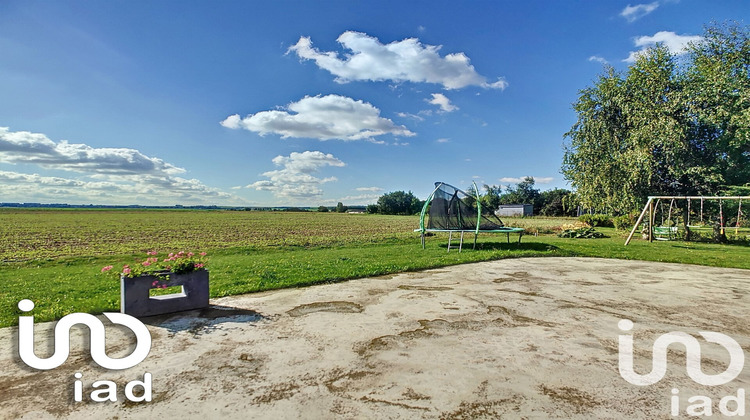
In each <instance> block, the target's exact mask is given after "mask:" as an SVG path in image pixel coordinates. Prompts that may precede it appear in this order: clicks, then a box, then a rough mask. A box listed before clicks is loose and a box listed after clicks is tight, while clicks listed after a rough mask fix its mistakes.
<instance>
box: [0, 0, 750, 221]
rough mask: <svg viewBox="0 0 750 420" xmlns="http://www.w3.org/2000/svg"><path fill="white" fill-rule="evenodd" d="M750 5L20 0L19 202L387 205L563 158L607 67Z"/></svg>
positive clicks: (545, 175) (560, 182)
mask: <svg viewBox="0 0 750 420" xmlns="http://www.w3.org/2000/svg"><path fill="white" fill-rule="evenodd" d="M749 15H750V6H748V4H747V2H746V1H739V0H727V1H722V2H702V1H690V0H681V1H666V0H664V1H663V0H657V1H654V2H644V3H637V2H627V1H624V2H621V1H564V2H562V1H523V2H521V1H518V2H506V1H474V2H456V1H451V2H448V1H377V2H366V1H315V2H313V1H268V2H257V1H236V2H233V1H220V2H214V1H212V2H209V1H185V2H177V1H122V2H120V1H100V2H91V1H80V2H79V1H58V2H49V1H29V0H24V1H13V0H11V1H7V0H6V1H3V2H0V57H2V58H0V98H2V100H0V197H1V198H0V201H6V202H8V201H9V202H43V203H61V202H62V203H75V204H88V203H97V204H149V205H153V204H160V205H174V204H183V205H195V204H217V205H240V206H242V205H256V206H264V205H304V206H308V205H309V206H318V205H321V204H324V205H335V204H336V203H337V202H339V201H341V202H343V203H344V204H347V205H355V204H367V203H372V202H375V201H376V200H377V197H378V196H380V195H382V194H383V193H385V192H389V191H395V190H406V191H408V190H411V191H413V192H414V193H415V194H417V195H418V196H420V197H422V198H425V197H426V196H427V195H428V194H429V193H430V191H431V190H432V184H433V182H435V181H444V182H447V183H449V184H453V185H455V186H457V187H459V188H465V187H468V186H469V185H470V184H471V182H472V181H476V182H477V184H479V185H480V186H481V185H482V184H483V183H487V184H493V185H498V184H501V185H507V184H513V183H515V182H517V181H518V180H519V179H520V178H522V177H524V176H533V177H535V178H536V180H537V187H539V188H541V189H549V188H555V187H566V183H565V180H564V179H563V178H562V175H561V174H560V173H559V170H560V164H561V160H562V143H563V134H564V133H565V132H566V131H568V130H569V129H570V127H571V126H572V125H573V123H574V122H575V113H574V112H573V111H572V109H571V104H572V103H573V102H574V101H575V100H576V97H577V92H578V90H580V89H582V88H585V87H586V86H589V85H591V83H592V81H593V80H595V78H596V77H597V75H598V74H600V73H601V72H602V70H603V65H604V63H607V64H609V65H611V66H614V67H615V68H616V69H619V70H623V69H625V68H627V65H628V59H631V60H632V57H633V54H637V51H639V50H640V49H642V48H644V47H647V46H649V45H653V44H654V43H655V42H664V43H665V44H666V45H668V46H669V47H670V49H672V50H673V51H674V52H675V53H679V52H680V51H681V48H682V46H683V45H684V44H685V43H686V42H688V41H699V40H700V38H699V36H700V35H701V33H702V32H703V28H704V26H705V25H707V24H710V23H711V22H712V21H716V22H723V21H725V20H736V21H740V22H741V23H745V24H747V22H748V18H749Z"/></svg>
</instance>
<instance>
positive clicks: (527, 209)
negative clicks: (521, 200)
mask: <svg viewBox="0 0 750 420" xmlns="http://www.w3.org/2000/svg"><path fill="white" fill-rule="evenodd" d="M495 214H496V215H497V216H498V217H503V216H511V217H512V216H518V217H521V216H533V215H534V205H533V204H504V205H501V206H500V207H498V209H497V210H495Z"/></svg>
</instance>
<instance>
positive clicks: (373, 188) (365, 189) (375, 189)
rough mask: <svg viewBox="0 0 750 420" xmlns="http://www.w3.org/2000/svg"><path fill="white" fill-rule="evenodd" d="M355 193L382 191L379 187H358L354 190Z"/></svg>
mask: <svg viewBox="0 0 750 420" xmlns="http://www.w3.org/2000/svg"><path fill="white" fill-rule="evenodd" d="M354 190H355V191H369V192H379V191H383V189H382V188H380V187H358V188H355V189H354Z"/></svg>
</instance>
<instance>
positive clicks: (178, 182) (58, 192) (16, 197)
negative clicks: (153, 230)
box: [0, 171, 243, 205]
mask: <svg viewBox="0 0 750 420" xmlns="http://www.w3.org/2000/svg"><path fill="white" fill-rule="evenodd" d="M0 196H2V197H3V200H4V201H18V202H37V201H38V202H57V203H61V202H62V203H72V204H88V203H96V204H122V205H126V204H146V205H172V204H195V205H198V204H217V202H218V201H221V202H223V203H227V204H229V203H231V204H241V203H242V202H243V200H241V199H239V198H238V197H235V196H232V195H230V194H227V193H224V192H221V191H219V190H217V189H214V188H210V187H207V186H205V185H203V184H202V183H201V182H200V181H198V180H197V179H183V178H179V177H154V176H149V175H143V176H137V175H129V176H125V177H124V178H118V179H117V181H111V180H108V181H90V180H81V179H69V178H61V177H52V176H42V175H39V174H24V173H18V172H9V171H0Z"/></svg>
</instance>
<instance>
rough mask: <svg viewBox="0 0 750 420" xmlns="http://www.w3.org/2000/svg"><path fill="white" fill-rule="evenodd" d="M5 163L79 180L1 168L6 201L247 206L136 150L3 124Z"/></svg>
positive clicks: (0, 139)
mask: <svg viewBox="0 0 750 420" xmlns="http://www.w3.org/2000/svg"><path fill="white" fill-rule="evenodd" d="M0 163H9V164H31V165H36V166H39V167H40V168H42V169H54V170H63V171H68V172H74V173H76V174H77V177H75V178H64V177H57V176H44V175H39V174H28V173H19V172H12V171H4V170H0V196H2V197H3V199H4V200H5V201H21V202H33V201H39V202H66V203H74V204H76V203H98V204H153V205H157V204H158V205H172V204H217V203H225V204H228V203H234V204H242V200H241V199H239V198H237V197H234V196H232V195H230V194H227V193H224V192H221V191H219V190H218V189H215V188H210V187H208V186H206V185H204V184H203V183H201V182H200V181H199V180H197V179H185V178H181V177H179V176H176V175H177V174H182V173H184V172H186V171H185V169H182V168H179V167H176V166H174V165H172V164H169V163H167V162H164V161H163V160H161V159H159V158H155V157H150V156H146V155H144V154H143V153H141V152H139V151H138V150H135V149H127V148H94V147H91V146H88V145H86V144H72V143H69V142H66V141H60V142H55V141H52V140H50V139H49V138H48V137H47V136H45V135H44V134H40V133H31V132H27V131H16V132H13V131H10V129H9V128H6V127H0Z"/></svg>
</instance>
